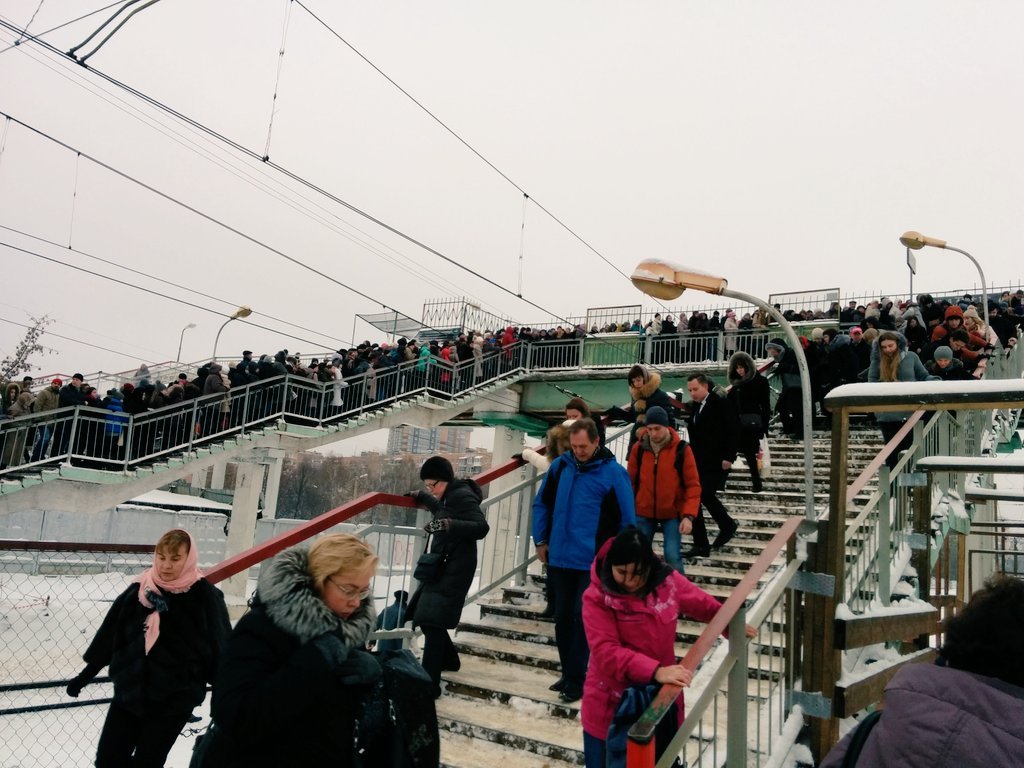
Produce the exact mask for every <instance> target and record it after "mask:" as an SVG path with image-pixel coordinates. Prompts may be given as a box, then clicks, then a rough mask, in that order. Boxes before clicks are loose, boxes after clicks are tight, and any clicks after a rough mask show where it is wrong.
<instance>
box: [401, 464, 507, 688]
mask: <svg viewBox="0 0 1024 768" xmlns="http://www.w3.org/2000/svg"><path fill="white" fill-rule="evenodd" d="M420 479H421V480H422V481H423V483H424V485H426V487H427V490H426V492H424V491H418V492H416V493H410V494H409V495H410V496H411V497H412V498H414V499H415V500H416V503H417V504H419V505H420V506H421V507H426V508H427V509H429V510H430V512H431V513H432V515H433V517H432V519H431V520H430V522H429V523H427V524H426V525H425V526H424V527H423V530H425V531H426V532H427V533H428V534H430V535H431V541H430V551H431V552H439V553H443V554H444V556H445V557H444V565H443V566H442V567H441V569H440V573H439V574H438V576H437V578H436V579H435V580H434V581H431V582H429V583H427V582H421V583H420V585H419V587H418V588H417V590H416V592H415V594H414V595H413V596H412V600H410V601H409V609H408V611H407V612H406V614H405V615H406V619H407V620H409V621H412V623H413V626H414V627H416V626H418V627H420V628H421V629H422V630H423V641H424V642H423V659H422V661H421V663H422V664H423V668H424V669H425V670H426V671H427V674H429V675H430V679H431V680H433V681H434V684H435V685H437V689H436V691H435V695H436V696H440V695H441V672H443V671H445V670H450V671H452V672H457V671H458V670H459V668H460V667H461V666H462V662H461V661H460V660H459V653H458V651H456V650H455V646H454V645H453V644H452V639H451V637H449V635H448V630H449V629H455V627H457V626H458V624H459V619H460V618H461V617H462V606H463V603H464V602H465V601H466V595H467V594H469V588H470V586H471V585H472V583H473V574H475V573H476V543H477V541H478V540H480V539H482V538H483V537H484V536H486V535H487V531H488V530H490V526H488V524H487V519H486V518H485V517H484V513H483V512H482V511H481V510H480V502H481V501H482V500H483V497H484V495H483V491H481V490H480V486H479V485H477V484H476V482H475V481H473V480H456V479H455V470H454V469H452V465H451V462H449V461H448V459H446V458H444V457H443V456H431V457H430V458H429V459H427V460H426V461H425V462H423V466H422V467H421V468H420Z"/></svg>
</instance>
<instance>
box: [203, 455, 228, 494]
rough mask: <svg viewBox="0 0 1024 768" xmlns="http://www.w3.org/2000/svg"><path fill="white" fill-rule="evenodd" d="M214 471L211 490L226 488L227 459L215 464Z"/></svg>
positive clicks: (211, 476) (211, 478) (211, 477)
mask: <svg viewBox="0 0 1024 768" xmlns="http://www.w3.org/2000/svg"><path fill="white" fill-rule="evenodd" d="M212 469H213V471H212V472H211V473H210V485H209V486H208V487H209V488H210V490H213V491H222V490H224V476H225V475H226V474H227V471H228V462H227V459H222V460H221V461H218V462H217V463H216V464H214V465H213V468H212Z"/></svg>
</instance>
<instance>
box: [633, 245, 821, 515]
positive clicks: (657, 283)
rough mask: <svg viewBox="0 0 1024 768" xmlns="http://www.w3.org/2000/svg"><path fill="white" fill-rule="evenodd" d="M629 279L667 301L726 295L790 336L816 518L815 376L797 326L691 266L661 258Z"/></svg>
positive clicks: (807, 486) (809, 497) (808, 504)
mask: <svg viewBox="0 0 1024 768" xmlns="http://www.w3.org/2000/svg"><path fill="white" fill-rule="evenodd" d="M629 279H630V280H632V281H633V285H635V286H636V287H637V288H639V289H640V290H641V291H643V292H644V293H646V294H647V295H648V296H653V297H654V298H656V299H661V300H663V301H671V300H672V299H677V298H679V297H680V296H681V295H682V293H683V291H684V290H686V289H687V288H692V289H693V290H695V291H703V292H704V293H710V294H714V295H716V296H726V297H728V298H732V299H737V300H738V301H745V302H747V303H749V304H753V305H754V306H756V307H758V308H760V309H763V310H764V311H765V312H767V313H768V314H769V315H771V316H772V317H773V318H774V319H775V321H776V322H777V323H778V324H779V327H780V328H782V331H783V333H784V334H785V336H786V340H787V341H788V342H789V345H790V347H792V349H793V352H794V353H795V354H796V361H797V365H798V366H799V367H800V387H801V389H802V395H803V422H804V423H803V428H804V516H805V517H806V519H808V520H813V519H814V518H815V514H814V433H813V432H812V431H811V417H812V408H813V406H812V403H811V376H810V370H809V369H808V367H807V358H806V357H805V356H804V348H803V345H802V344H801V343H800V338H799V337H798V336H797V335H796V331H794V330H793V326H791V325H790V324H789V321H788V320H786V318H784V317H783V316H782V314H781V313H779V311H778V310H777V309H775V308H774V307H772V306H770V305H769V304H768V303H767V302H765V301H762V300H761V299H759V298H757V297H756V296H750V295H748V294H746V293H740V292H739V291H732V290H729V287H728V286H729V281H728V280H726V279H725V278H724V277H716V276H714V275H708V274H706V273H704V272H698V271H696V270H692V269H689V268H688V267H683V266H680V265H677V264H672V263H670V262H667V261H662V260H661V259H645V260H644V261H641V262H640V263H639V264H637V266H636V269H634V270H633V274H632V275H630V276H629Z"/></svg>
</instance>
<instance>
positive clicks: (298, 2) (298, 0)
mask: <svg viewBox="0 0 1024 768" xmlns="http://www.w3.org/2000/svg"><path fill="white" fill-rule="evenodd" d="M294 1H295V4H296V5H298V6H299V7H300V8H301V9H302V10H304V11H305V12H306V13H308V14H309V15H310V16H311V17H312V18H313V19H315V20H316V21H317V23H319V24H320V25H321V26H323V28H324V29H326V30H327V31H328V32H330V33H331V34H332V35H334V37H336V38H337V39H338V40H339V41H340V42H342V43H343V44H344V45H345V46H346V47H348V49H349V50H350V51H352V53H354V54H355V55H356V56H358V57H359V58H360V59H362V60H363V61H365V62H366V63H367V65H368V66H370V67H371V68H372V69H373V70H374V72H376V73H377V74H379V75H380V76H381V77H383V78H384V79H385V80H387V81H388V82H389V83H391V85H393V86H394V87H395V88H397V89H398V90H399V91H400V92H401V93H402V95H403V96H405V97H406V98H408V99H409V101H411V102H412V103H413V104H415V105H416V106H417V107H419V108H420V109H421V110H422V111H423V112H424V113H425V114H426V115H427V116H428V117H430V119H431V120H433V121H434V122H435V123H437V124H438V125H439V126H441V127H442V128H443V129H444V130H445V131H447V132H448V133H449V134H451V135H452V137H453V138H455V140H456V141H458V142H459V143H460V144H462V146H464V147H465V148H466V149H468V150H469V151H470V152H472V153H473V154H474V155H476V157H477V158H479V159H480V161H481V162H483V163H484V164H485V165H486V166H487V167H488V168H490V169H491V170H492V171H494V172H495V173H496V174H498V175H499V176H501V178H503V179H504V180H505V181H507V182H508V183H509V184H511V185H512V186H513V187H515V188H516V189H517V190H519V192H520V193H521V194H522V195H524V196H525V197H527V198H529V199H530V200H531V201H532V202H533V204H534V205H536V206H537V207H538V208H539V209H540V210H542V211H543V212H544V213H546V214H547V215H548V216H549V217H550V218H551V220H552V221H554V222H555V223H556V224H558V226H560V227H561V228H562V229H564V230H565V231H566V232H568V233H569V234H570V235H572V236H573V237H574V238H575V239H576V240H578V241H579V242H580V243H582V244H583V246H585V247H586V248H587V249H588V250H589V251H590V252H591V253H593V254H594V255H595V256H597V257H598V258H599V259H601V261H603V262H604V263H605V264H607V265H608V266H609V267H611V268H612V269H614V270H615V271H616V272H618V273H619V274H620V275H621V276H622V277H624V278H626V279H627V280H628V279H629V275H627V274H626V273H625V272H623V271H622V270H621V269H619V268H618V267H617V266H615V264H613V263H612V262H611V261H609V260H608V259H607V258H606V257H605V255H604V254H603V253H601V252H600V251H599V250H597V248H595V247H594V246H592V245H591V244H590V243H589V242H587V241H586V240H585V239H584V238H583V236H582V235H580V234H579V233H578V232H577V231H576V230H574V229H573V228H572V227H570V226H569V225H568V224H566V223H565V222H564V221H562V220H561V219H560V218H558V216H556V215H555V214H554V213H552V212H551V211H550V210H548V209H547V208H546V207H545V206H544V205H542V204H541V203H538V202H537V198H536V197H534V196H533V195H530V194H528V193H527V191H526V190H525V189H523V188H522V187H521V186H519V185H518V184H517V183H516V182H514V181H513V180H512V179H511V178H509V176H508V175H506V174H505V172H504V171H502V170H501V169H500V168H498V166H496V165H495V164H494V163H492V162H491V161H490V160H488V159H487V158H486V157H484V156H483V155H482V154H481V153H480V152H479V151H478V150H477V149H476V147H474V146H473V145H472V144H470V143H469V142H468V141H466V140H465V139H464V138H462V136H460V135H459V134H458V133H456V132H455V130H454V129H453V128H450V127H449V126H448V124H447V123H445V122H444V121H443V120H442V119H441V118H439V117H438V116H437V115H435V114H434V113H433V112H431V111H430V110H429V109H427V107H426V106H425V105H424V104H423V103H422V102H421V101H420V100H419V99H417V98H416V97H415V96H413V95H412V94H411V93H409V92H408V91H407V90H405V88H403V87H402V86H400V85H399V84H398V83H396V82H395V81H394V80H393V79H391V77H390V75H388V74H387V73H386V72H384V70H382V69H381V68H380V67H378V66H377V65H376V64H374V63H373V62H372V61H370V60H369V59H368V58H367V57H366V56H365V55H364V54H363V52H362V51H360V50H359V49H358V48H356V47H355V46H354V45H352V43H350V42H349V41H348V40H346V39H345V38H344V37H342V36H341V35H340V34H339V33H338V32H337V31H336V30H335V29H333V28H332V27H331V26H330V25H329V24H328V23H327V22H325V21H324V20H323V19H321V18H320V17H319V16H317V15H316V14H315V13H313V11H311V10H310V9H309V8H308V7H306V5H305V4H304V3H303V2H302V0H294Z"/></svg>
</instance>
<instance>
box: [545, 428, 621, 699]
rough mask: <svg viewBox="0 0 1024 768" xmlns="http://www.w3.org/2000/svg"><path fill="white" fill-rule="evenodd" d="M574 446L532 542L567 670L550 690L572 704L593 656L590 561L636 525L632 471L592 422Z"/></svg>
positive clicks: (551, 480) (551, 473) (555, 468)
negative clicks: (586, 606) (587, 621)
mask: <svg viewBox="0 0 1024 768" xmlns="http://www.w3.org/2000/svg"><path fill="white" fill-rule="evenodd" d="M569 445H570V447H571V449H572V450H571V451H568V452H566V453H563V454H562V455H561V456H559V457H558V458H557V459H555V460H554V461H553V462H552V464H551V467H550V468H549V469H548V472H547V475H545V477H544V482H543V483H542V484H541V487H540V492H539V493H538V494H537V498H536V499H534V501H533V542H534V544H535V545H536V547H537V558H538V559H539V560H540V561H541V562H542V563H547V566H548V580H549V581H550V582H551V587H552V590H551V591H552V599H553V601H554V612H555V643H556V645H557V646H558V659H559V662H560V664H561V668H562V676H561V677H560V678H559V680H558V682H556V683H555V684H554V685H552V686H551V690H553V691H559V696H558V697H559V698H560V699H561V700H562V701H565V702H570V701H577V700H579V698H580V697H581V696H582V695H583V678H584V676H585V675H586V671H587V662H588V661H589V659H590V649H589V648H588V647H587V637H586V635H585V634H584V631H583V592H584V591H585V590H586V588H587V586H588V585H589V584H590V564H591V563H592V562H593V561H594V556H595V555H596V554H597V550H598V549H599V548H600V546H601V545H602V544H603V543H604V542H605V541H606V540H607V539H610V538H612V537H613V536H615V535H616V534H617V533H618V532H619V531H620V530H622V529H623V528H625V527H626V526H627V525H634V524H635V523H636V514H635V511H634V507H633V487H632V485H631V483H630V480H629V473H627V472H626V469H625V467H623V466H622V465H621V464H619V463H618V462H617V461H616V460H615V456H614V455H613V454H612V452H611V451H609V450H608V449H607V448H602V447H601V442H600V439H599V438H598V432H597V425H596V424H594V422H593V420H592V419H580V420H578V421H576V422H574V423H573V424H572V426H570V427H569Z"/></svg>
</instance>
